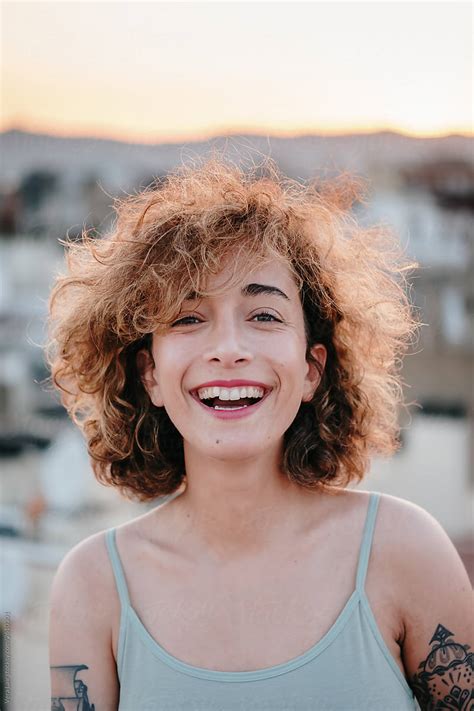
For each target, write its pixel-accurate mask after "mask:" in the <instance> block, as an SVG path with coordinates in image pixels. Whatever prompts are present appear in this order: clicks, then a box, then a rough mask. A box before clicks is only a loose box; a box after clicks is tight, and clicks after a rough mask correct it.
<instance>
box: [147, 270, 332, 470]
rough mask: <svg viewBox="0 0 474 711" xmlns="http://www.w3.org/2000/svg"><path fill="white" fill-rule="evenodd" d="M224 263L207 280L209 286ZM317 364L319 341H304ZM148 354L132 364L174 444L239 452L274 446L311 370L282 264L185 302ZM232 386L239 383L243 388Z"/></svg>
mask: <svg viewBox="0 0 474 711" xmlns="http://www.w3.org/2000/svg"><path fill="white" fill-rule="evenodd" d="M229 268H230V267H227V268H226V269H224V270H223V271H222V272H221V273H220V274H219V275H218V276H216V277H213V278H212V280H210V282H209V284H208V286H209V287H211V288H212V287H215V286H219V285H220V284H221V283H222V282H223V281H224V280H225V279H226V277H227V276H228V269H229ZM312 354H313V356H314V358H315V359H316V360H317V361H319V362H320V364H321V366H322V368H324V365H325V361H326V349H325V347H324V346H323V345H321V344H318V345H316V346H314V347H313V348H312ZM152 355H153V361H154V362H152V360H151V359H150V357H149V356H148V354H147V353H146V351H141V352H140V354H139V356H138V366H139V369H140V372H141V374H142V379H143V382H144V384H145V387H146V389H147V391H148V393H149V395H150V398H151V400H152V402H153V403H154V404H155V405H156V406H158V407H164V408H165V409H166V412H167V414H168V416H169V417H170V419H171V421H172V422H173V424H174V425H175V427H176V428H177V429H178V431H179V432H180V433H181V435H182V436H183V440H184V451H185V455H186V451H187V449H188V452H189V451H191V450H190V449H189V448H192V450H194V451H196V452H198V453H200V454H202V455H207V456H211V457H216V458H218V459H232V460H236V459H247V458H250V457H255V456H258V455H259V454H264V453H269V448H270V450H271V451H276V450H277V449H279V448H281V447H282V445H283V435H284V433H285V431H286V430H287V429H288V427H289V426H290V425H291V423H292V422H293V420H294V418H295V416H296V414H297V412H298V409H299V407H300V405H301V402H302V401H308V400H310V399H311V397H312V396H313V393H314V391H315V390H316V388H317V386H318V384H319V381H320V376H319V374H318V371H317V369H316V367H315V366H314V364H311V365H310V364H309V363H307V362H306V358H305V355H306V338H305V328H304V317H303V309H302V306H301V302H300V298H299V292H298V288H297V286H296V283H295V281H294V279H293V277H292V274H291V272H290V270H289V269H288V267H287V266H286V265H284V264H282V263H279V262H277V261H272V262H269V263H267V264H266V265H264V266H262V267H259V268H258V269H256V270H255V271H253V272H252V273H251V274H249V275H248V276H247V277H246V278H245V279H244V281H243V282H242V283H241V284H240V285H239V286H237V287H235V288H232V289H230V290H229V291H227V292H226V293H225V294H224V295H221V296H216V297H206V298H203V299H200V300H193V299H190V300H187V301H185V302H184V303H183V304H182V308H181V312H180V314H179V316H177V318H176V320H175V321H174V323H173V324H172V325H170V326H169V327H168V328H167V331H166V332H165V333H160V335H158V334H156V333H155V334H153V341H152ZM242 388H245V390H243V389H242Z"/></svg>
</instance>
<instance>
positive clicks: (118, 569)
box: [105, 528, 130, 610]
mask: <svg viewBox="0 0 474 711" xmlns="http://www.w3.org/2000/svg"><path fill="white" fill-rule="evenodd" d="M115 531H116V529H115V528H109V530H108V531H106V532H105V540H106V543H107V550H108V552H109V558H110V562H111V565H112V570H113V573H114V577H115V584H116V586H117V592H118V595H119V598H120V605H121V607H122V610H125V608H126V607H128V605H130V598H129V595H128V588H127V582H126V579H125V573H124V572H123V567H122V563H121V561H120V556H119V554H118V550H117V544H116V540H115Z"/></svg>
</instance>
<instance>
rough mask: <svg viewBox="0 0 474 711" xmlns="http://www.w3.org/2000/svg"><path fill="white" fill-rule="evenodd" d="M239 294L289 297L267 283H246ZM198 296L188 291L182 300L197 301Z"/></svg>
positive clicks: (288, 299)
mask: <svg viewBox="0 0 474 711" xmlns="http://www.w3.org/2000/svg"><path fill="white" fill-rule="evenodd" d="M241 294H242V296H260V295H261V294H265V295H266V296H281V297H282V298H283V299H286V300H287V301H290V298H289V297H288V296H287V295H286V294H285V292H284V291H282V290H281V289H279V288H278V287H277V286H270V285H269V284H247V286H244V287H242V289H241ZM199 298H200V297H199V296H198V294H197V293H196V292H195V291H190V292H189V294H188V295H187V296H186V298H185V299H184V301H197V300H198V299H199Z"/></svg>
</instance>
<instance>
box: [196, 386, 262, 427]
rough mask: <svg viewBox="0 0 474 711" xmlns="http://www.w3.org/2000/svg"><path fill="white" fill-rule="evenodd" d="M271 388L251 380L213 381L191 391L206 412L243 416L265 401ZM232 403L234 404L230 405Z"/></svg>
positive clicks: (217, 414) (225, 415)
mask: <svg viewBox="0 0 474 711" xmlns="http://www.w3.org/2000/svg"><path fill="white" fill-rule="evenodd" d="M270 390H271V388H270V387H269V386H268V385H265V384H264V383H260V382H255V381H251V380H227V381H226V380H213V381H211V382H207V383H203V384H202V385H200V386H198V387H197V388H195V389H194V390H192V391H191V394H192V396H193V397H194V399H195V400H197V401H198V402H199V404H200V405H202V406H203V407H205V408H206V410H207V411H208V412H210V413H212V414H214V415H216V416H220V417H221V418H222V417H224V418H225V419H227V418H229V417H235V416H242V415H246V414H250V413H247V412H246V410H252V411H253V410H254V409H255V407H257V406H258V405H260V403H261V402H262V401H263V400H265V398H266V396H267V395H268V393H269V392H270ZM230 402H232V404H230Z"/></svg>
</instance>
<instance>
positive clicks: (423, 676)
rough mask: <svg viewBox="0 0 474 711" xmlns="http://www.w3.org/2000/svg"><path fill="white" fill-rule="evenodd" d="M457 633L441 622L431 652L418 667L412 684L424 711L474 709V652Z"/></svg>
mask: <svg viewBox="0 0 474 711" xmlns="http://www.w3.org/2000/svg"><path fill="white" fill-rule="evenodd" d="M451 637H454V633H453V632H450V631H449V630H447V629H446V627H443V625H441V624H439V625H438V626H437V628H436V630H435V632H434V634H433V636H432V638H431V640H430V642H429V643H430V644H433V647H432V649H431V652H430V653H429V654H428V656H427V657H426V659H425V660H424V661H422V662H421V663H420V665H419V667H418V672H417V673H416V674H415V675H414V676H413V679H412V681H411V687H412V689H413V692H414V694H415V696H416V698H417V699H418V702H419V704H420V706H421V708H422V709H423V711H438V709H439V710H440V711H441V709H443V711H447V710H448V709H449V710H451V709H456V711H472V710H473V709H474V703H473V702H474V688H473V677H474V673H473V672H474V655H473V653H472V652H469V649H470V646H469V645H468V644H460V643H459V642H457V641H455V640H454V639H450V638H451Z"/></svg>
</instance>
